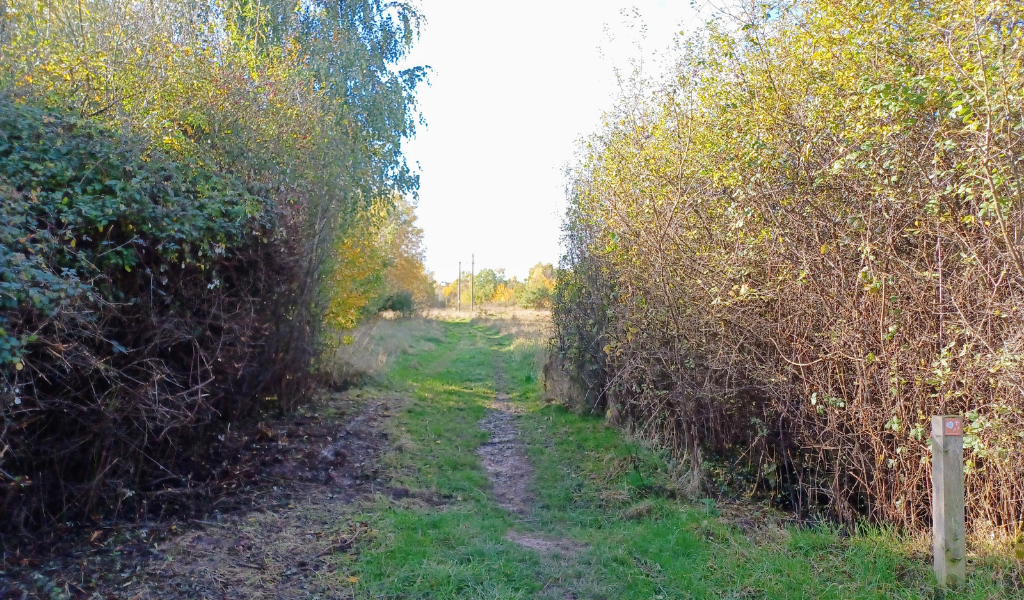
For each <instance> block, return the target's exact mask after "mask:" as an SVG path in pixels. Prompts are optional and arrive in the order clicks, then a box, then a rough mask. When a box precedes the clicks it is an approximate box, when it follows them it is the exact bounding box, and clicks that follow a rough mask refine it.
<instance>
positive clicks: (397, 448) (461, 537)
mask: <svg viewBox="0 0 1024 600" xmlns="http://www.w3.org/2000/svg"><path fill="white" fill-rule="evenodd" d="M435 324H436V329H431V328H426V327H423V326H421V325H412V326H411V327H412V329H416V328H419V329H416V331H419V332H421V333H412V334H410V335H412V337H413V338H415V337H416V336H417V335H430V336H431V337H430V339H429V343H430V345H431V346H430V347H427V346H423V345H419V346H416V343H415V342H414V343H413V346H415V347H417V348H419V350H417V351H415V352H410V353H405V354H401V355H398V356H397V357H396V358H395V360H394V362H393V366H392V368H391V369H390V371H389V372H388V374H387V380H386V385H387V386H389V387H393V388H394V389H397V390H402V391H404V392H406V393H407V394H408V395H409V396H410V397H411V400H410V401H409V402H408V403H407V404H406V405H405V407H404V408H403V410H402V411H401V412H400V413H399V414H397V415H395V416H394V418H393V420H392V421H391V424H390V427H391V431H390V434H391V439H392V446H393V450H392V451H391V452H390V453H389V454H388V456H387V457H386V460H385V462H386V468H387V469H389V470H390V472H391V475H392V477H393V482H392V484H393V485H394V486H401V487H404V488H407V489H408V490H409V495H408V497H405V498H403V499H400V500H392V499H390V498H385V497H379V498H378V499H377V501H376V502H375V503H373V504H372V505H370V506H367V507H366V508H365V510H364V514H363V515H362V516H361V517H360V518H361V519H362V520H365V521H367V522H368V523H369V524H370V527H371V530H372V534H371V535H370V536H369V537H368V538H366V540H367V541H366V542H365V543H364V545H363V546H362V547H361V551H360V552H359V553H358V554H357V555H353V556H350V557H348V558H347V559H346V561H347V562H345V563H344V568H343V570H342V572H341V573H340V574H339V575H340V576H342V577H344V578H348V577H351V578H352V579H351V580H350V581H353V583H352V586H351V591H352V593H353V594H354V595H355V597H356V598H424V599H426V598H430V599H456V598H458V599H499V598H500V599H515V598H552V599H554V598H593V599H601V598H605V599H618V598H629V599H633V598H643V599H669V598H671V599H682V598H723V599H724V598H773V599H774V598H780V599H781V598H793V599H796V598H808V599H810V598H835V599H847V598H858V599H859V598H864V599H868V598H907V599H910V598H933V597H936V591H935V589H934V586H933V582H932V580H931V574H930V569H929V565H928V560H929V557H928V556H927V555H924V554H921V553H919V552H918V553H916V554H915V553H914V544H913V543H912V540H910V539H908V538H905V537H904V536H901V535H899V534H897V533H894V532H892V531H886V530H875V531H871V532H866V533H862V534H858V535H856V536H852V537H843V536H841V535H840V534H839V533H838V532H837V531H835V530H832V529H830V528H829V527H827V526H821V527H817V528H801V527H795V526H790V527H786V526H783V524H782V523H783V522H782V521H780V520H779V519H778V518H776V516H775V515H772V514H770V513H768V512H767V511H765V510H762V509H759V508H758V507H757V506H756V505H755V506H743V505H725V506H718V505H716V504H715V503H714V502H712V501H710V500H705V501H703V502H693V501H687V500H684V499H681V498H680V497H679V494H678V484H677V483H676V482H677V481H678V478H677V477H676V476H675V475H674V468H673V463H672V461H671V458H670V457H668V456H665V455H663V454H661V453H659V452H658V451H657V450H655V449H652V448H650V447H647V446H645V445H643V444H638V443H635V442H633V441H631V440H629V439H627V438H625V437H624V436H623V435H622V434H621V433H620V432H618V431H617V430H613V429H610V428H608V427H605V424H604V421H603V420H602V419H600V418H592V417H581V416H578V415H575V414H573V413H570V412H568V411H566V410H564V409H563V408H561V407H560V406H557V405H552V404H548V403H545V402H544V401H543V400H542V396H543V394H542V386H541V383H540V377H539V367H540V365H539V360H538V356H540V355H541V354H542V351H543V349H544V336H543V334H542V332H541V333H537V332H538V331H539V329H538V328H537V327H531V326H529V324H526V325H524V324H523V323H522V322H519V323H509V322H501V321H500V320H497V319H490V320H486V319H478V320H475V321H468V320H461V321H460V320H458V317H453V318H452V319H451V320H449V321H448V322H435ZM399 326H400V325H399ZM428 330H429V334H427V333H422V332H427V331H428ZM531 332H532V333H531ZM496 374H497V375H498V377H497V379H496ZM496 381H497V382H498V383H496ZM498 385H500V386H501V387H502V388H503V389H502V390H501V391H505V392H507V393H508V394H509V395H510V398H511V401H512V402H513V403H516V404H518V405H519V406H520V407H521V409H522V411H523V412H522V414H521V416H520V417H519V419H518V424H519V427H520V429H521V431H522V435H523V436H524V438H525V441H526V443H527V446H528V452H529V458H530V460H531V462H532V464H533V466H534V469H535V480H534V484H533V496H534V498H533V504H532V506H533V508H532V511H531V512H530V514H529V515H528V516H527V517H523V518H518V517H515V516H512V515H509V514H508V513H506V512H505V511H503V510H501V509H500V508H499V507H498V506H497V505H496V504H495V502H494V500H493V498H492V497H491V495H490V484H489V482H488V479H487V476H486V474H485V472H484V471H483V469H482V467H481V465H480V460H479V458H478V456H477V455H476V453H475V450H476V448H477V447H478V446H479V445H480V444H481V443H483V442H484V441H486V434H485V433H483V432H482V431H481V430H480V429H479V427H478V422H479V421H480V420H481V419H482V418H483V417H484V416H485V414H486V411H487V410H488V408H487V406H488V404H489V403H490V402H491V400H492V399H493V397H494V394H495V393H496V392H497V391H499V390H498V389H497V386H498ZM510 529H511V530H515V531H517V532H521V533H525V534H533V535H539V536H544V537H546V538H552V539H554V538H558V539H566V540H572V541H574V542H576V544H577V545H578V547H580V550H579V551H578V552H576V553H567V554H565V555H552V554H543V553H539V552H537V551H534V550H530V549H527V548H524V547H521V546H519V545H518V544H516V543H514V542H511V541H509V540H508V539H507V538H506V534H507V532H508V531H509V530H510ZM1022 588H1024V581H1022V579H1021V569H1020V568H1019V564H1017V563H1015V562H1013V561H1012V560H1010V559H1009V558H999V557H988V558H984V559H977V560H975V562H974V564H973V565H971V566H970V567H969V581H968V582H967V584H966V585H965V586H963V587H962V588H961V589H960V590H958V591H957V592H955V593H949V594H947V595H946V596H945V597H947V598H969V599H978V600H980V599H987V598H1012V597H1024V594H1022V593H1021V591H1020V590H1021V589H1022Z"/></svg>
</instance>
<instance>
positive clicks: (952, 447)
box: [932, 415, 967, 587]
mask: <svg viewBox="0 0 1024 600" xmlns="http://www.w3.org/2000/svg"><path fill="white" fill-rule="evenodd" d="M963 429H964V426H963V419H962V418H961V417H957V416H949V415H945V416H933V417H932V530H933V531H932V536H933V537H932V552H933V553H934V557H935V578H936V579H937V580H938V582H939V585H940V586H943V587H946V586H949V587H955V586H957V585H959V584H961V583H963V582H964V579H965V578H966V567H967V524H966V521H965V517H964V437H963Z"/></svg>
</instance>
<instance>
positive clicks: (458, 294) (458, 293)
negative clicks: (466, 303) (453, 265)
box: [455, 260, 462, 311]
mask: <svg viewBox="0 0 1024 600" xmlns="http://www.w3.org/2000/svg"><path fill="white" fill-rule="evenodd" d="M455 289H456V290H457V291H456V297H457V298H458V301H457V302H458V303H457V304H456V305H455V310H457V311H461V310H462V261H461V260H460V261H459V283H458V285H457V286H455Z"/></svg>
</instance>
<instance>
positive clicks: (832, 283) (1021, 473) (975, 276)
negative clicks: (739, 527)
mask: <svg viewBox="0 0 1024 600" xmlns="http://www.w3.org/2000/svg"><path fill="white" fill-rule="evenodd" d="M1021 17H1022V14H1021V7H1020V5H1019V4H1015V3H1001V2H996V3H986V4H984V5H976V4H972V3H967V2H960V1H958V0H949V1H942V2H937V3H931V4H929V5H928V6H927V7H926V8H925V7H920V6H917V5H913V6H911V5H897V4H894V3H888V2H883V3H866V2H857V3H842V4H836V3H820V2H814V1H806V2H803V1H801V2H793V3H786V4H781V5H780V4H772V5H768V4H756V5H753V6H751V7H749V10H748V11H746V12H745V13H743V15H741V18H740V23H741V26H740V27H739V28H738V30H737V31H735V32H730V31H727V30H725V28H724V26H723V24H722V23H724V21H719V22H713V23H711V24H710V25H709V26H708V28H707V29H706V30H705V31H704V32H702V34H700V35H699V36H697V37H696V38H694V39H691V40H689V41H687V42H686V43H685V44H683V45H682V46H681V49H680V51H679V55H678V56H677V57H676V62H675V66H674V68H673V70H672V71H671V72H670V73H669V74H668V75H667V76H666V78H665V79H664V81H661V82H655V81H651V80H647V79H644V78H642V77H640V76H637V78H636V79H635V81H633V82H632V83H633V84H634V85H633V86H632V87H630V89H633V90H638V91H637V92H636V93H635V94H634V95H632V96H627V97H625V98H623V100H622V101H621V103H620V105H619V107H618V108H617V110H616V112H615V113H614V114H611V115H609V116H608V119H607V124H606V126H605V128H604V129H603V130H601V131H600V132H599V133H598V134H597V135H596V136H594V137H593V138H592V140H591V141H590V143H589V145H588V150H587V151H586V152H585V153H584V154H583V156H582V157H581V160H580V163H579V164H578V166H577V168H576V169H575V171H574V173H573V180H574V182H573V186H572V190H571V195H570V206H569V211H568V213H567V217H566V225H565V232H566V233H565V240H566V247H567V249H568V252H567V255H566V257H565V260H564V264H563V267H565V269H564V275H563V277H562V278H561V279H560V282H559V288H558V290H557V292H556V296H555V298H556V300H555V310H554V314H555V322H556V325H557V329H558V335H559V350H560V352H561V357H562V360H564V361H566V362H567V364H568V365H569V366H570V367H571V368H572V370H574V371H575V372H576V373H578V374H579V376H580V377H581V378H582V379H583V386H584V388H585V389H586V390H588V400H587V403H588V404H590V405H598V406H601V405H602V403H604V402H606V399H607V398H608V394H609V393H611V394H614V395H615V402H616V403H617V404H618V405H619V406H618V407H617V409H618V410H620V411H621V413H622V415H623V416H624V417H627V418H628V419H629V420H630V422H631V423H632V426H633V427H634V428H636V429H637V430H638V431H640V432H641V433H643V434H644V435H648V436H651V437H656V438H658V439H660V440H662V441H663V442H665V443H667V444H668V445H670V446H672V447H673V448H674V449H675V450H677V451H678V452H679V453H680V454H682V455H684V456H686V457H688V458H689V460H690V461H691V463H692V465H693V468H694V470H695V471H699V469H700V468H701V465H702V463H703V462H704V457H705V455H706V454H707V453H712V454H714V455H715V456H717V457H728V460H730V461H735V462H734V463H732V466H731V467H730V469H731V470H732V471H733V472H736V471H742V470H747V471H749V473H750V474H751V475H753V477H754V479H755V480H756V482H757V483H756V486H757V489H759V490H760V491H761V492H762V493H767V494H769V495H772V496H774V497H775V498H776V499H777V500H778V501H779V502H783V503H786V504H788V505H790V506H792V507H793V508H796V509H797V510H800V511H801V512H812V511H815V510H817V509H818V508H819V507H822V506H827V509H828V511H829V512H830V513H831V514H833V515H834V516H836V517H838V518H840V519H843V520H845V521H847V522H855V521H857V520H858V519H860V518H862V517H866V518H868V519H871V520H887V521H892V522H896V523H899V524H901V525H904V526H907V527H910V528H919V527H923V526H926V525H927V524H928V522H929V514H928V511H927V507H928V469H929V450H928V446H927V438H928V424H927V420H928V418H929V416H930V415H932V414H940V413H961V414H964V415H966V422H967V431H966V435H965V444H966V446H967V448H968V449H967V452H966V457H967V465H966V467H967V488H968V504H967V505H968V512H969V518H968V521H969V522H970V523H973V524H977V525H978V526H979V527H982V526H985V527H990V526H994V527H997V528H1002V529H1004V530H1005V531H1009V532H1013V531H1016V530H1017V529H1019V528H1020V526H1021V523H1022V522H1024V513H1022V512H1021V510H1022V507H1021V505H1020V503H1019V502H1017V501H1016V500H1014V499H1015V498H1019V497H1020V496H1021V494H1022V493H1024V484H1022V483H1021V482H1022V481H1024V460H1022V459H1021V458H1020V457H1021V455H1022V453H1021V450H1024V447H1022V445H1024V438H1021V437H1020V436H1019V435H1018V433H1017V432H1019V431H1020V430H1021V429H1022V428H1024V405H1022V401H1021V399H1020V394H1019V390H1020V386H1021V383H1022V375H1024V365H1022V364H1021V360H1022V358H1024V348H1022V346H1021V342H1022V340H1021V337H1020V335H1019V331H1020V329H1021V325H1022V322H1021V321H1022V317H1021V313H1022V311H1024V304H1022V302H1024V296H1022V292H1024V290H1022V285H1024V268H1022V267H1024V263H1022V261H1021V248H1020V239H1019V233H1018V229H1019V227H1020V223H1021V218H1022V216H1024V213H1022V210H1024V208H1022V206H1021V200H1022V196H1021V188H1020V185H1021V179H1020V177H1021V172H1022V170H1021V169H1022V167H1024V164H1022V162H1021V160H1022V159H1021V152H1022V150H1024V148H1022V146H1024V144H1022V100H1024V97H1022V92H1021V90H1024V77H1022V71H1021V68H1020V64H1021V59H1022V54H1021V53H1022V51H1024V50H1022V44H1021V40H1022V38H1024V30H1022V28H1021V25H1020V23H1021V22H1022V21H1021ZM868 49H870V50H868Z"/></svg>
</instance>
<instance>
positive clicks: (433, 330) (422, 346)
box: [326, 317, 444, 387]
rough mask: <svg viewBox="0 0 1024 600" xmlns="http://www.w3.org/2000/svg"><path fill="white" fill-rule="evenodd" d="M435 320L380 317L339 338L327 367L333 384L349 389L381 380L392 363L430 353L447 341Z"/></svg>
mask: <svg viewBox="0 0 1024 600" xmlns="http://www.w3.org/2000/svg"><path fill="white" fill-rule="evenodd" d="M443 337H444V332H443V330H442V328H441V325H440V323H438V322H437V320H435V319H433V318H423V317H414V318H411V319H396V318H388V317H383V318H378V319H373V320H370V321H367V322H365V323H363V324H362V325H360V326H359V327H356V328H355V329H353V330H351V331H349V332H347V333H345V334H343V335H340V336H338V343H339V345H338V347H337V349H336V350H335V351H334V353H333V354H332V355H331V357H330V358H329V360H328V364H327V365H326V371H327V373H328V378H329V380H330V384H331V385H332V386H335V387H349V386H352V385H356V384H359V383H363V382H367V381H372V380H375V379H379V378H380V377H381V376H383V375H384V373H385V371H386V368H387V366H388V363H389V362H391V361H392V360H394V358H396V357H398V356H401V355H404V354H417V353H419V352H429V351H431V350H433V349H434V347H435V343H436V342H439V341H441V340H442V339H443Z"/></svg>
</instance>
